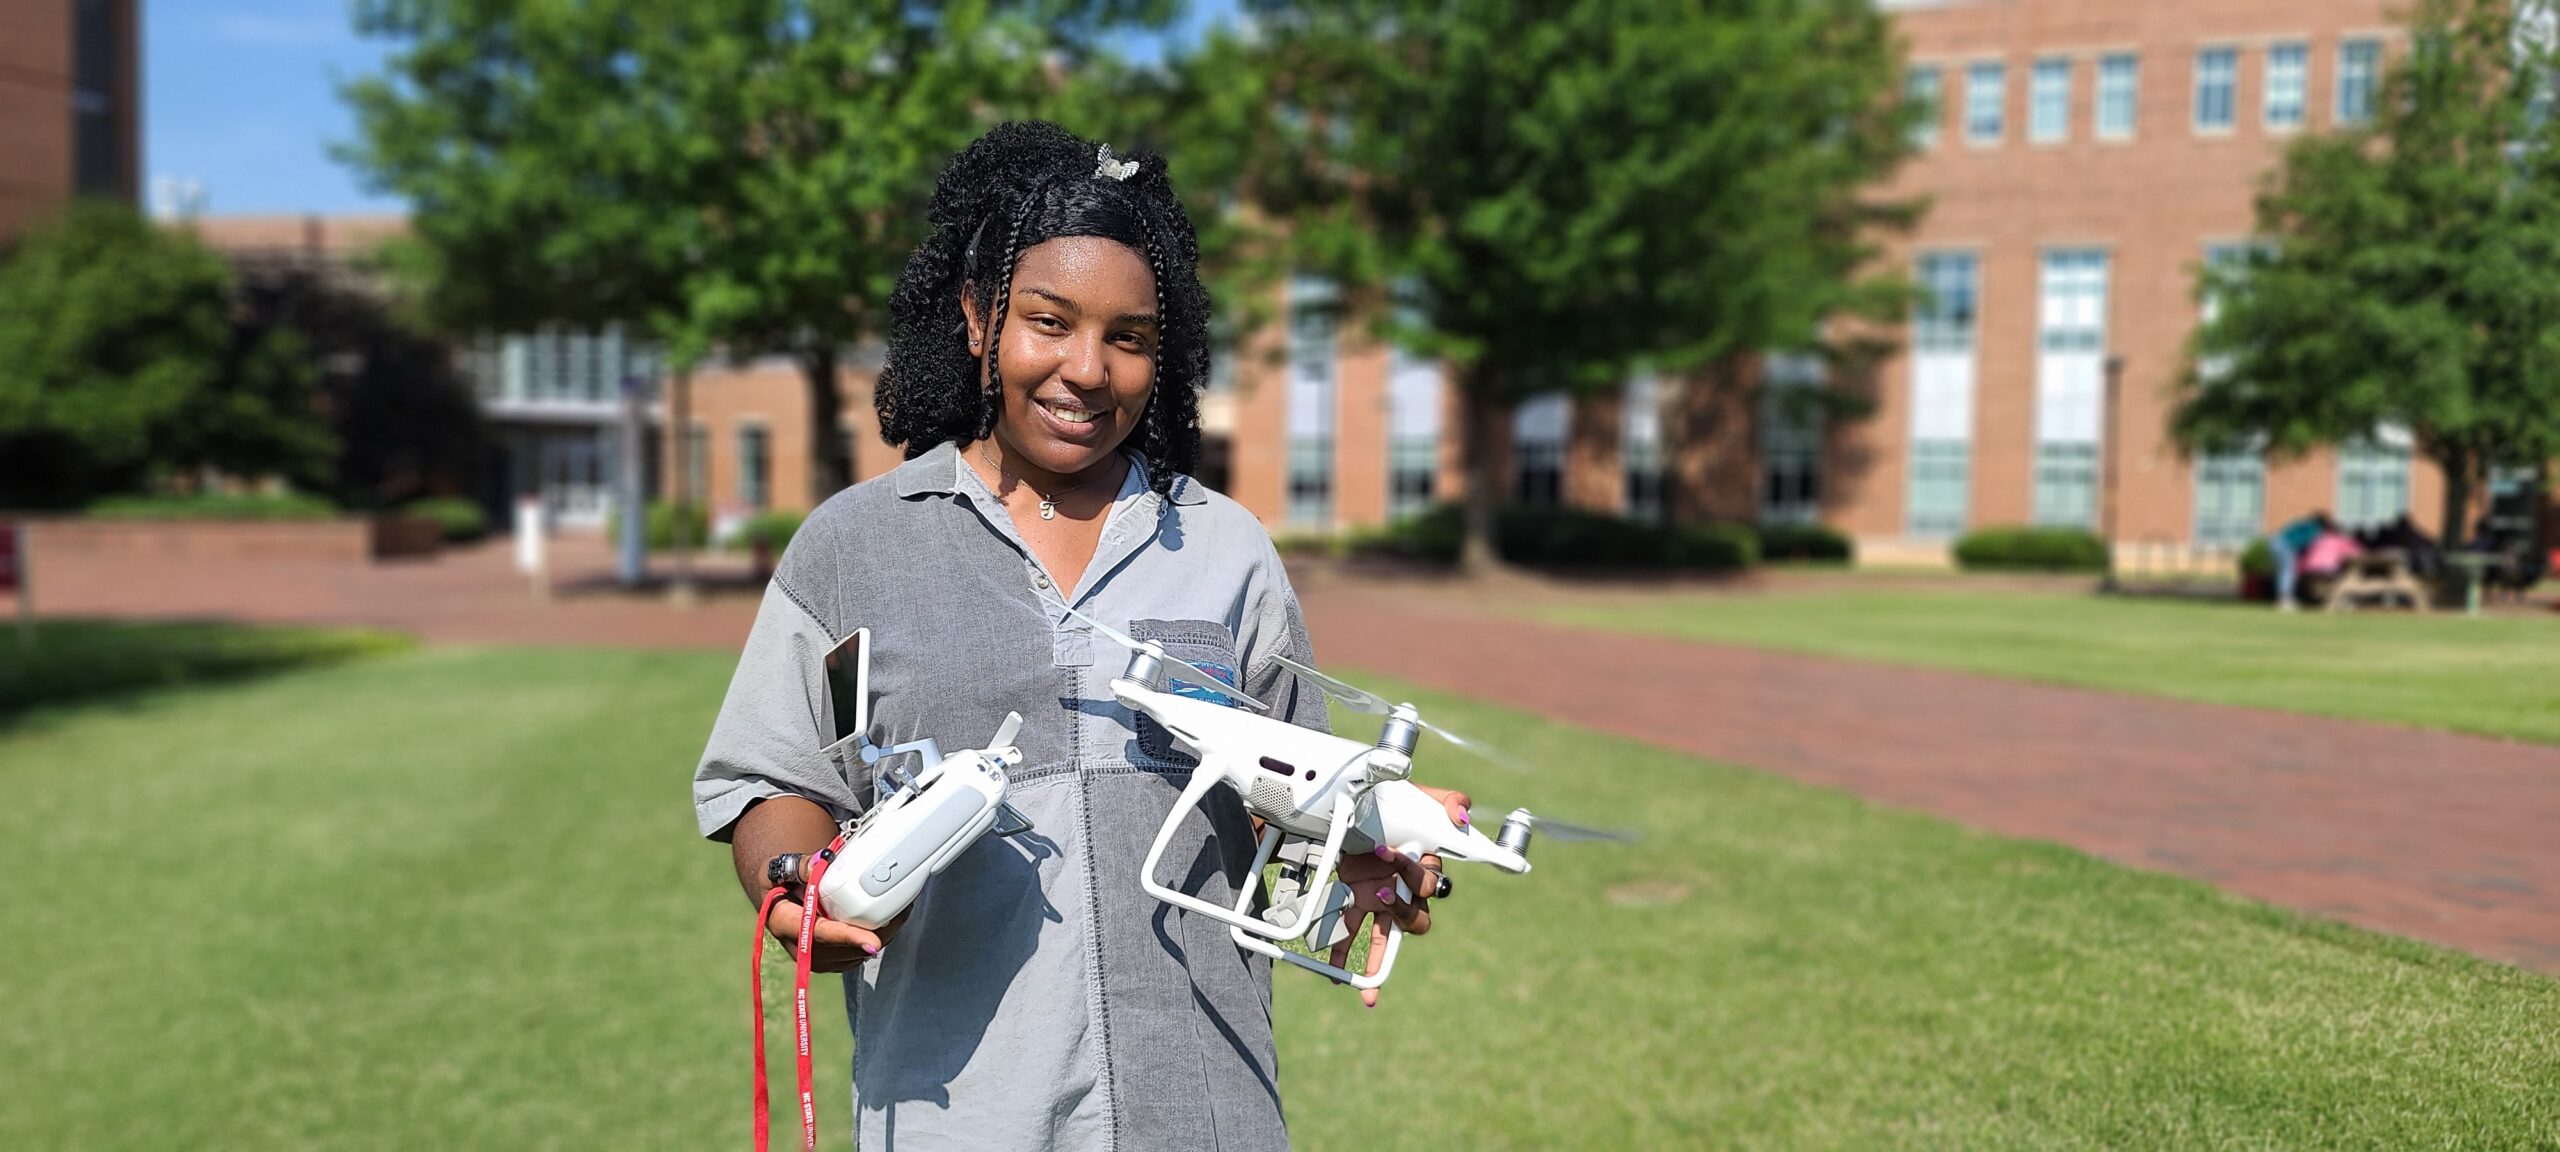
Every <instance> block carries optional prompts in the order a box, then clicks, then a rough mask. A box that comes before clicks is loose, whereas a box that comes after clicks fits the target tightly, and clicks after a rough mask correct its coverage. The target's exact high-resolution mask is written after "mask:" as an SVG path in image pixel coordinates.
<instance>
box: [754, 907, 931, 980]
mask: <svg viewBox="0 0 2560 1152" xmlns="http://www.w3.org/2000/svg"><path fill="white" fill-rule="evenodd" d="M909 911H912V909H910V910H909ZM906 923H907V914H906V913H905V912H900V913H898V917H897V919H894V920H891V921H889V922H888V923H886V924H883V925H881V926H879V927H878V928H864V927H862V926H860V925H857V924H847V923H845V922H844V921H842V920H829V919H827V918H826V917H824V916H820V917H818V919H817V920H816V922H815V923H814V924H813V925H812V926H811V928H810V931H809V935H810V942H809V970H810V971H812V972H847V971H851V970H853V969H855V968H859V967H861V966H862V962H863V961H865V960H868V959H871V958H872V957H874V956H877V955H879V954H880V950H881V949H882V948H885V947H887V946H888V944H889V941H891V940H893V939H896V938H897V935H898V929H900V928H903V927H905V926H906ZM764 930H765V931H767V932H770V933H772V934H773V938H774V940H775V942H777V943H779V944H781V945H782V946H783V948H785V949H795V948H798V947H799V946H800V902H799V901H797V900H776V901H774V902H773V912H772V914H771V915H769V916H767V917H766V918H765V922H764Z"/></svg>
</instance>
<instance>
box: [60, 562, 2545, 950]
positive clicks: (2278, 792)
mask: <svg viewBox="0 0 2560 1152" xmlns="http://www.w3.org/2000/svg"><path fill="white" fill-rule="evenodd" d="M557 555H558V568H559V571H560V574H561V575H560V580H559V587H558V591H556V592H555V594H554V595H553V596H552V598H551V599H550V600H549V601H548V602H547V603H537V602H536V601H535V600H534V599H533V597H532V596H531V595H530V592H529V590H528V587H527V585H526V584H525V583H524V581H523V579H522V578H521V577H519V576H517V575H515V573H514V572H513V570H512V567H511V565H510V558H509V556H508V554H507V552H506V550H505V549H504V548H503V547H483V548H480V549H475V550H470V551H466V552H461V553H451V554H447V555H445V556H443V557H440V558H438V559H435V560H432V561H422V562H408V563H394V564H380V565H371V566H348V565H302V566H292V565H264V566H260V565H250V564H238V563H235V564H231V565H226V566H222V567H220V568H214V567H207V566H201V565H199V566H195V567H191V568H184V569H181V568H177V567H166V568H158V569H140V568H131V567H123V568H118V567H113V566H105V565H93V564H82V563H80V562H77V561H72V560H68V559H62V558H56V559H54V560H53V561H51V562H50V563H48V561H47V560H46V558H43V557H39V558H37V565H38V566H37V571H36V577H37V584H36V587H37V596H36V600H37V607H38V610H39V611H42V612H46V613H49V614H80V615H154V616H214V617H227V618H233V619H247V620H258V621H274V622H285V621H302V622H321V623H336V624H362V625H372V626H377V627H386V628H395V629H400V630H403V631H408V632H412V633H415V634H417V635H419V636H422V637H424V638H426V639H428V640H430V641H433V642H443V643H455V642H459V643H552V644H601V645H648V646H663V645H682V646H695V647H708V648H715V649H734V648H735V647H736V646H737V645H738V644H740V643H741V642H742V641H743V640H744V639H745V636H746V630H747V626H748V623H749V622H750V621H751V620H752V619H753V616H754V611H755V603H756V593H757V589H755V588H754V587H753V585H752V580H751V578H748V577H746V576H745V575H744V574H743V573H742V572H740V571H738V566H737V564H736V563H735V562H734V561H730V562H727V563H725V564H718V565H715V566H713V574H714V575H715V576H718V577H721V578H722V580H719V581H715V583H714V587H713V590H712V592H711V594H710V595H708V596H707V597H706V598H705V599H704V600H703V602H702V603H701V604H700V605H699V606H697V607H694V608H691V609H678V608H675V607H672V606H670V605H669V604H668V603H666V601H665V599H664V597H663V596H661V595H655V594H626V593H621V592H617V591H612V590H611V589H610V587H609V584H608V583H607V581H606V577H607V575H608V574H609V572H610V571H611V558H610V556H609V554H608V553H607V552H606V551H605V550H604V548H603V546H602V545H601V544H600V543H595V542H577V541H571V542H567V543H565V544H563V545H562V546H561V548H560V549H559V551H558V554H557ZM1301 591H1302V593H1303V596H1304V599H1305V602H1306V609H1307V615H1308V620H1309V624H1310V626H1311V627H1312V629H1313V630H1314V633H1315V636H1316V645H1317V651H1318V653H1319V654H1320V655H1321V656H1322V657H1323V658H1324V659H1325V660H1326V661H1327V662H1329V663H1333V664H1340V665H1346V666H1351V667H1358V668H1365V669H1374V670H1376V671H1378V672H1381V673H1386V674H1390V675H1394V676H1398V677H1402V678H1404V679H1406V680H1410V681H1413V682H1415V683H1419V684H1423V685H1427V686H1430V687H1434V688H1440V689H1445V690H1449V691H1454V692H1461V693H1464V694H1467V695H1470V696H1476V697H1480V698H1483V699H1488V700H1493V701H1497V702H1500V703H1503V704H1507V705H1510V706H1513V707H1517V708H1520V709H1522V710H1524V711H1528V712H1533V713H1537V714H1540V715H1545V716H1550V717H1554V718H1556V719H1560V720H1565V721H1569V722H1573V723H1577V724H1583V725H1588V726H1590V727H1594V728H1600V729H1604V730H1608V731H1612V732H1617V733H1620V734H1623V735H1626V736H1629V737H1632V738H1634V739H1638V740H1643V741H1646V742H1648V743H1653V744H1658V745H1662V746H1664V747H1668V748H1675V749H1679V750H1681V751H1684V752H1690V753H1694V754H1697V755H1700V756H1706V757H1712V758H1715V759H1719V760H1726V761H1731V762H1734V763H1739V764H1747V765H1751V766H1754V767H1757V768H1762V769H1766V770H1769V771H1773V772H1778V773H1782V774H1785V775H1788V776H1792V777H1795V778H1798V779H1802V780H1807V781H1811V782H1814V783H1817V784H1822V785H1827V786H1831V787H1837V788H1842V789H1846V790H1848V791H1851V792H1855V793H1857V794H1859V795H1863V796H1867V797H1870V798H1873V799H1875V800H1879V801H1882V802H1885V803H1888V804H1894V805H1899V806H1903V807H1909V808H1917V809H1920V810H1923V811H1927V812H1933V813H1936V814H1939V815H1942V816H1945V817H1948V818H1950V819H1954V820H1957V821H1960V822H1963V823H1966V824H1970V825H1973V826H1976V827H1980V828H1985V829H1989V830H1992V831H1995V832H2000V833H2004V834H2008V835H2013V836H2023V837H2030V838H2035V839H2042V840H2052V841H2058V842H2061V843H2065V844H2069V845H2072V846H2075V847H2078V848H2080V849H2083V850H2085V851H2089V852H2093V853H2096V854H2098V855H2101V856H2104V857H2107V858H2109V859H2112V860H2117V861H2120V862H2123V863H2127V864H2132V865H2136V866H2139V867H2145V868H2155V869H2160V870H2163V871H2169V872H2177V873H2183V874H2185V875H2189V876H2194V877H2197V878H2200V879H2203V880H2207V881H2210V882H2212V883H2215V884H2218V885H2221V886H2222V887H2224V888H2227V889H2230V890H2232V891H2235V892H2239V893H2243V894H2245V895H2249V896H2252V897H2256V898H2259V899H2263V900H2267V901H2270V902H2273V903H2276V904H2281V905H2287V906H2290V907H2294V908H2299V909H2303V910H2306V911H2311V912H2316V913H2320V914H2323V915H2328V916H2333V917H2336V918H2338V919H2342V920H2345V921H2348V922H2350V923H2354V924H2358V925H2362V926H2364V927H2367V928H2372V929H2376V930H2379V931H2383V932H2391V933H2396V934H2400V935H2405V936H2413V937H2417V938H2419V939H2424V940H2431V941H2435V942H2437V943H2440V944H2445V945H2449V946H2452V947H2456V948H2462V949H2466V950H2468V951H2471V952H2474V953H2478V954H2480V955H2485V956H2492V957H2497V958H2499V959H2504V960H2509V961H2512V962H2515V963H2518V964H2523V965H2527V966H2530V967H2535V968H2540V969H2544V970H2547V971H2560V748H2552V747H2543V746H2535V745H2524V744H2510V743H2504V742H2500V741H2494V740H2485V739H2478V738H2474V737H2465V736H2454V735H2446V734H2440V733H2428V732H2419V731H2414V730H2408V729H2399V728H2389V727H2382V726H2378V725H2365V724H2354V723H2348V722H2343V721H2336V720H2324V719H2317V718H2311V717H2299V716H2288V715H2283V714H2279V713H2271V712H2258V711H2250V710H2246V709H2238V708H2223V707H2216V706H2212V705H2204V704H2193V703H2185V702H2180V701H2172V700H2158V699H2149V698H2143V697H2134V696H2118V695H2110V694H2104V693H2097V692H2088V691H2080V690H2075V689H2067V688H2054V687H2045V686H2039V685H2031V684H2020V683H2012V682H2008V681H2001V680H1993V679H1987V678H1982V677H1975V676H1968V675H1963V674H1958V673H1945V672H1930V671H1921V670H1914V669H1907V668H1890V667H1883V666H1876V665H1865V664H1856V663H1850V662H1844V661H1837V660H1828V659H1822V658H1818V657H1809V656H1796V655H1787V654H1780V653H1770V652H1758V651H1751V650H1746V649H1736V648H1723V647H1715V646H1710V645H1705V644H1696V643H1688V642H1681V641H1672V640H1661V639H1653V638H1648V637H1641V636H1623V635H1607V634H1600V633H1589V632H1576V631H1569V630H1565V629H1561V628H1556V627H1552V626H1547V625H1540V624H1534V623H1526V622H1514V621H1508V620H1505V621H1501V622H1499V623H1495V624H1489V623H1488V621H1487V620H1486V618H1485V617H1484V615H1482V613H1481V610H1480V608H1478V607H1473V606H1471V600H1470V598H1468V597H1462V596H1450V595H1445V594H1442V593H1441V592H1440V591H1439V590H1437V589H1435V588H1432V587H1431V586H1428V585H1419V586H1416V585H1397V584H1393V583H1383V584H1382V583H1378V582H1370V581H1359V580H1354V579H1351V578H1349V577H1345V576H1342V575H1339V574H1333V573H1308V574H1307V578H1306V579H1304V580H1302V581H1301Z"/></svg>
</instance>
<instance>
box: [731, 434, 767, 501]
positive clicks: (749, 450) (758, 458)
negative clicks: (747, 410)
mask: <svg viewBox="0 0 2560 1152" xmlns="http://www.w3.org/2000/svg"><path fill="white" fill-rule="evenodd" d="M770 441H771V434H770V433H768V432H766V431H765V428H764V425H761V424H745V425H740V426H739V428H738V500H739V502H740V503H743V504H745V505H746V506H747V507H749V508H753V509H755V510H756V511H758V512H762V511H764V510H765V509H766V508H768V507H771V506H772V503H773V458H772V452H771V451H770V447H771V445H770Z"/></svg>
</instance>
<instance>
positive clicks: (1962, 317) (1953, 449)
mask: <svg viewBox="0 0 2560 1152" xmlns="http://www.w3.org/2000/svg"><path fill="white" fill-rule="evenodd" d="M1940 270H1943V273H1944V274H1939V271H1940ZM1912 275H1913V279H1914V280H1916V281H1918V282H1919V284H1920V286H1921V287H1922V288H1923V289H1924V290H1926V291H1927V292H1928V293H1929V295H1928V297H1927V298H1926V299H1924V300H1923V301H1922V302H1921V305H1920V308H1919V310H1918V311H1917V312H1916V313H1914V315H1913V317H1912V333H1911V347H1912V352H1911V356H1910V357H1909V360H1908V362H1909V363H1910V365H1911V382H1910V387H1909V390H1908V391H1909V396H1910V405H1911V441H1910V455H1909V458H1908V459H1907V460H1906V461H1905V487H1904V492H1903V532H1904V533H1905V534H1906V535H1909V536H1912V537H1914V538H1919V539H1942V538H1946V537H1951V536H1955V535H1957V534H1959V533H1962V532H1963V531H1964V530H1965V528H1966V527H1967V526H1968V525H1969V524H1970V523H1971V520H1972V466H1973V465H1972V453H1973V392H1974V389H1975V384H1976V381H1975V379H1974V377H1975V375H1976V373H1978V372H1979V371H1980V362H1979V356H1980V344H1981V328H1982V318H1981V308H1982V255H1981V253H1979V252H1974V251H1970V250H1965V249H1941V250H1936V251H1928V252H1921V253H1918V254H1917V255H1916V256H1915V257H1914V259H1913V268H1912ZM1952 289H1960V290H1961V303H1960V304H1959V305H1957V306H1955V307H1953V308H1948V307H1946V306H1945V305H1946V304H1947V303H1948V300H1947V297H1948V296H1949V295H1950V294H1951V293H1950V292H1949V291H1945V290H1952Z"/></svg>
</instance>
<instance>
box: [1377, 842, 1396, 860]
mask: <svg viewBox="0 0 2560 1152" xmlns="http://www.w3.org/2000/svg"><path fill="white" fill-rule="evenodd" d="M1376 855H1377V857H1378V859H1380V860H1393V859H1395V858H1396V850H1395V849H1393V848H1389V847H1387V846H1386V845H1384V844H1380V845H1378V850H1377V853H1376Z"/></svg>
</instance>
